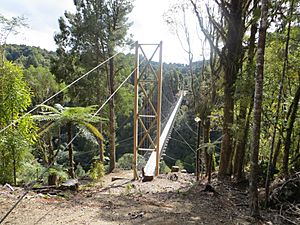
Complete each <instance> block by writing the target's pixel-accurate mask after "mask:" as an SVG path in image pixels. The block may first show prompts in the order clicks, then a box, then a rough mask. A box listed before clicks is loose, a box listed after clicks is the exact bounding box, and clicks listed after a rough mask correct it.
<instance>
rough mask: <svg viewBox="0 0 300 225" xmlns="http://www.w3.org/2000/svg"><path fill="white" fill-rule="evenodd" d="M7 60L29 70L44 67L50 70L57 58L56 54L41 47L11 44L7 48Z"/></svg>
mask: <svg viewBox="0 0 300 225" xmlns="http://www.w3.org/2000/svg"><path fill="white" fill-rule="evenodd" d="M5 56H6V59H7V60H9V61H12V62H14V63H17V64H21V65H23V66H24V67H25V68H28V67H29V66H30V65H33V66H34V67H37V66H42V67H47V68H50V64H51V59H53V58H55V57H56V53H55V52H53V51H48V50H46V49H42V48H39V47H33V46H27V45H16V44H9V45H7V46H6V48H5Z"/></svg>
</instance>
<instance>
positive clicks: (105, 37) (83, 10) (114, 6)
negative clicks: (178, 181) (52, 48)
mask: <svg viewBox="0 0 300 225" xmlns="http://www.w3.org/2000/svg"><path fill="white" fill-rule="evenodd" d="M74 4H75V6H76V12H75V14H72V13H65V17H66V19H67V21H65V19H64V18H60V20H59V23H60V30H61V32H60V33H59V34H57V35H56V37H55V40H56V43H57V44H58V46H59V48H58V53H59V57H60V58H59V60H58V61H57V63H56V66H55V68H54V70H56V71H57V72H58V73H59V72H60V71H62V72H63V74H67V71H71V72H72V73H73V76H74V74H76V73H78V71H80V70H81V71H82V69H83V70H86V69H88V68H93V67H94V66H96V65H98V64H99V63H100V62H101V61H104V60H105V59H107V58H111V59H110V60H109V62H108V64H107V66H106V67H104V69H98V70H97V75H98V76H97V77H96V78H94V79H89V80H85V81H84V82H86V84H85V86H89V87H90V88H89V89H82V88H79V87H78V86H77V87H75V88H76V89H75V90H73V96H74V97H76V96H78V97H80V99H81V104H82V103H83V101H82V100H83V99H84V101H85V102H93V103H94V102H95V101H97V102H98V104H99V105H100V104H101V103H102V102H103V101H104V100H103V99H104V97H105V96H107V95H108V96H110V95H111V94H112V93H113V92H114V91H115V82H116V75H117V74H119V73H120V72H119V71H120V68H118V66H117V65H116V61H115V59H114V58H113V56H114V54H115V52H116V48H117V47H121V46H123V45H124V44H126V43H127V42H128V40H127V31H128V28H129V26H130V23H128V17H127V16H128V14H129V13H130V12H131V10H132V4H131V1H130V0H81V1H80V0H77V1H74ZM70 48H71V49H70ZM61 61H63V62H64V63H63V64H61V63H60V62H61ZM104 76H105V77H106V78H105V77H104ZM63 79H64V78H63ZM78 89H79V90H80V89H81V92H78ZM105 89H106V90H107V91H105ZM95 93H96V95H95ZM80 95H81V96H80ZM115 130H116V119H115V99H114V98H111V99H110V102H109V132H108V135H109V149H110V151H109V153H110V154H109V156H110V169H109V170H110V171H112V170H113V169H114V168H115V161H116V157H115V154H116V153H115V151H116V143H115V142H116V137H115V136H116V131H115Z"/></svg>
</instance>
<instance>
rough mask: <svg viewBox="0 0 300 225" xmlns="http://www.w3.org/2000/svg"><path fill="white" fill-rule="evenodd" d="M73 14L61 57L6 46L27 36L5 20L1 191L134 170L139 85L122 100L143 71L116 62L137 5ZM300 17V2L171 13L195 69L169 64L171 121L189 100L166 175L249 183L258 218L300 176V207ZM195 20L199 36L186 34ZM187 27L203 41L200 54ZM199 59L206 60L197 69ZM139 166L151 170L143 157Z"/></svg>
mask: <svg viewBox="0 0 300 225" xmlns="http://www.w3.org/2000/svg"><path fill="white" fill-rule="evenodd" d="M74 4H75V7H76V11H75V12H74V13H71V12H65V14H64V15H62V16H61V17H60V18H58V23H59V28H60V29H59V31H57V33H56V34H55V37H54V40H55V43H56V46H57V49H56V52H51V51H47V50H45V49H41V48H39V47H30V46H25V45H15V44H7V41H8V40H9V37H10V35H13V34H17V31H18V29H20V27H23V26H26V24H25V21H24V18H22V17H17V18H12V19H8V18H5V17H3V16H1V17H0V25H1V31H0V32H1V33H0V36H1V38H0V41H1V42H0V50H1V56H2V57H1V58H2V60H1V65H0V71H1V72H0V111H1V113H0V129H1V131H0V140H1V141H0V184H6V183H9V184H14V185H24V184H27V183H30V182H32V181H37V180H38V181H39V183H42V184H47V185H57V184H59V183H61V182H63V181H64V180H66V179H68V178H76V177H81V176H85V175H88V176H90V177H91V178H93V179H94V180H99V179H101V177H102V176H103V174H104V173H110V172H112V171H114V170H115V169H116V168H123V169H130V168H131V163H132V157H133V156H132V151H133V150H132V146H133V101H134V95H133V89H134V79H133V77H131V78H130V79H129V81H128V82H127V83H125V84H124V85H123V86H122V87H121V88H120V89H119V90H118V92H117V93H116V94H115V95H113V94H114V92H115V91H116V90H117V87H119V85H120V84H121V83H122V82H123V80H124V79H125V78H126V77H127V76H128V74H130V73H131V71H133V70H134V68H135V55H133V54H130V53H128V54H124V53H122V52H121V53H118V50H119V49H121V48H122V47H124V46H128V45H131V46H132V43H133V40H131V39H130V38H129V35H128V29H129V27H130V24H131V23H130V21H129V20H128V15H129V14H130V13H131V11H132V9H133V7H134V5H133V2H132V1H127V0H113V1H102V0H95V1H88V0H82V1H74ZM299 9H300V5H299V1H298V0H280V1H271V0H269V1H268V0H261V1H259V0H249V1H242V0H230V1H226V0H214V1H205V3H203V2H202V1H194V0H189V1H178V2H177V3H173V4H172V5H170V9H169V10H168V11H167V12H166V13H165V15H164V21H165V23H166V24H167V25H168V26H169V27H170V28H171V29H172V30H175V33H176V34H177V37H178V38H179V39H180V42H181V44H182V47H183V48H184V50H185V52H186V56H187V58H188V59H189V60H188V63H187V64H175V63H169V64H167V63H164V64H163V87H162V89H163V96H162V121H164V120H165V118H167V116H168V114H169V112H170V111H169V110H170V108H172V106H173V105H174V103H175V102H176V95H177V94H178V92H179V91H180V90H185V91H186V93H187V94H186V95H185V98H184V101H183V103H182V105H181V108H180V111H179V113H178V115H177V118H176V122H175V125H174V128H173V131H172V134H171V137H170V140H169V144H168V147H167V148H166V150H165V152H164V154H163V155H162V160H161V164H160V165H161V167H160V172H161V173H167V172H169V171H170V168H171V167H172V166H174V165H176V166H178V167H180V168H181V169H185V170H186V171H187V172H188V173H195V180H196V179H197V180H199V179H200V180H201V179H202V180H206V181H207V182H208V183H209V182H210V181H211V179H212V176H213V175H214V174H215V175H216V176H217V178H218V179H219V180H220V181H224V182H225V181H226V182H227V181H230V182H233V183H236V184H241V183H246V184H247V185H249V186H247V187H248V191H249V208H250V214H251V216H254V217H259V215H260V213H259V208H260V206H261V205H264V206H269V205H271V202H270V192H271V191H272V190H271V189H270V186H271V184H272V183H274V182H275V183H276V182H287V181H289V180H290V179H292V180H293V181H295V180H296V179H294V178H295V176H296V177H298V180H296V181H295V184H294V186H295V187H296V191H292V190H291V192H290V196H289V199H293V201H294V202H296V203H300V197H299V188H300V181H299V172H300V119H299V118H300V113H299V98H300V67H299V65H300V39H299V38H300V26H299V22H300V21H299ZM187 12H191V13H192V15H193V16H194V18H195V21H196V24H189V21H188V20H187V17H186V13H187ZM178 15H180V16H178ZM190 25H191V26H197V27H198V28H197V29H198V30H199V32H200V33H201V34H202V35H203V38H202V39H201V38H200V37H199V42H198V43H197V45H196V46H194V45H195V44H194V43H191V40H190V35H191V33H190V32H191V31H190V30H189V26H190ZM12 31H13V32H12ZM200 39H201V40H200ZM204 46H209V57H205V54H204ZM193 49H199V52H198V55H202V56H203V60H201V61H195V60H194V57H193V56H194V53H193V52H194V50H193ZM201 51H202V52H201ZM102 62H106V63H105V64H103V66H98V65H99V64H101V63H102ZM152 64H153V66H154V67H155V66H157V62H152ZM101 65H102V64H101ZM82 75H88V77H85V76H84V77H83V78H82V79H81V76H82ZM78 78H80V81H79V82H76V83H74V85H73V84H72V85H69V84H71V83H72V82H73V81H75V80H76V79H78ZM111 95H113V97H111V98H110V100H109V101H108V102H107V104H106V105H103V104H104V103H106V100H107V98H108V97H109V96H111ZM50 96H54V97H51V98H49V97H50ZM102 105H103V106H104V107H103V109H102V108H101V109H102V110H101V111H99V110H98V108H99V107H100V106H102ZM138 159H139V163H140V164H144V163H145V159H144V158H143V156H142V155H140V156H139V158H138ZM297 182H298V183H297ZM34 185H38V184H37V183H36V182H35V184H34ZM259 188H263V189H264V196H263V197H262V196H260V197H259V194H258V189H259ZM259 203H263V204H259ZM298 215H299V214H298Z"/></svg>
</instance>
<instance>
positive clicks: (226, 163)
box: [218, 0, 244, 178]
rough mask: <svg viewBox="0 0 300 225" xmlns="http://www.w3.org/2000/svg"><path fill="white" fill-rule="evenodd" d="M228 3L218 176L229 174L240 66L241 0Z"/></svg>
mask: <svg viewBox="0 0 300 225" xmlns="http://www.w3.org/2000/svg"><path fill="white" fill-rule="evenodd" d="M228 5H229V10H228V12H230V15H229V16H228V18H227V19H228V21H229V22H228V32H227V38H226V43H225V46H226V53H225V55H224V56H223V57H222V64H223V68H224V110H223V112H224V121H223V138H222V147H221V157H220V167H219V174H218V176H219V178H222V177H225V176H229V175H230V171H229V170H230V164H231V161H230V160H231V158H232V154H233V148H232V147H233V146H232V131H231V127H232V124H233V120H234V92H235V80H236V77H237V74H238V71H239V68H240V63H241V60H240V57H241V53H242V52H241V49H242V38H243V34H244V24H243V22H244V21H243V19H242V11H243V9H242V2H241V1H240V0H231V1H230V3H229V4H228Z"/></svg>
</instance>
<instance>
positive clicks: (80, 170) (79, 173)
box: [75, 164, 85, 177]
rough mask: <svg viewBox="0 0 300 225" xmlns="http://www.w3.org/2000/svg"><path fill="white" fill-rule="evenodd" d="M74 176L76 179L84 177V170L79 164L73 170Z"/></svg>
mask: <svg viewBox="0 0 300 225" xmlns="http://www.w3.org/2000/svg"><path fill="white" fill-rule="evenodd" d="M75 174H76V176H77V177H82V176H84V175H85V171H84V169H83V168H82V166H81V165H80V164H78V165H77V168H76V170H75Z"/></svg>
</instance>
